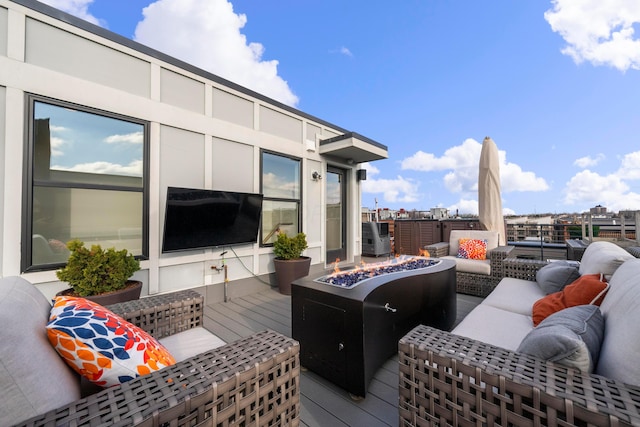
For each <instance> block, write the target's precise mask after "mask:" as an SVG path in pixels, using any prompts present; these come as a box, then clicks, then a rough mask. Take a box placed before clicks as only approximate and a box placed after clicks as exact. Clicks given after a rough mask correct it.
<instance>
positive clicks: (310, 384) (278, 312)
mask: <svg viewBox="0 0 640 427" xmlns="http://www.w3.org/2000/svg"><path fill="white" fill-rule="evenodd" d="M479 302H480V298H477V297H472V296H468V295H458V310H457V314H458V320H457V322H458V321H460V319H462V318H463V317H464V316H466V314H467V313H468V312H469V311H470V310H471V309H472V308H473V307H475V306H476V305H477V304H478V303H479ZM205 327H206V328H207V329H209V330H210V331H211V332H213V333H214V334H216V335H217V336H219V337H220V338H222V339H223V340H225V341H226V342H230V341H234V340H237V339H239V338H241V337H245V336H249V335H251V334H253V333H255V332H258V331H262V330H265V329H272V330H275V331H277V332H280V333H282V334H284V335H287V336H291V297H289V296H286V295H282V294H280V293H278V292H277V291H275V290H272V289H265V290H264V291H263V292H259V293H255V294H251V295H248V296H244V297H239V298H234V299H232V300H230V301H227V302H221V303H215V304H211V305H208V306H207V307H206V308H205ZM300 390H301V402H302V406H301V421H302V423H301V425H303V426H332V427H333V426H363V427H375V426H397V425H398V357H397V356H394V357H392V358H390V359H389V360H388V361H387V362H386V363H385V364H384V365H383V366H382V367H381V368H380V369H379V370H378V372H377V373H376V375H375V378H374V379H373V381H372V382H371V384H370V386H369V389H368V390H367V397H366V398H365V399H362V400H359V401H354V400H353V399H351V398H350V397H349V394H348V393H347V392H346V391H344V390H343V389H341V388H339V387H337V386H335V385H333V384H331V383H330V382H329V381H327V380H325V379H323V378H321V377H319V376H318V375H316V374H314V373H313V372H311V371H304V372H302V375H301V379H300Z"/></svg>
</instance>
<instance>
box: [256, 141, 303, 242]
mask: <svg viewBox="0 0 640 427" xmlns="http://www.w3.org/2000/svg"><path fill="white" fill-rule="evenodd" d="M300 188H301V174H300V159H295V158H291V157H286V156H282V155H278V154H274V153H270V152H267V151H263V152H262V194H263V195H264V200H263V202H262V237H261V239H260V242H261V244H262V245H270V244H273V242H274V240H275V239H276V233H277V231H278V230H280V231H283V232H286V233H287V234H288V235H289V236H292V235H294V234H296V233H298V232H299V231H301V229H300V214H301V213H300V194H301V190H300Z"/></svg>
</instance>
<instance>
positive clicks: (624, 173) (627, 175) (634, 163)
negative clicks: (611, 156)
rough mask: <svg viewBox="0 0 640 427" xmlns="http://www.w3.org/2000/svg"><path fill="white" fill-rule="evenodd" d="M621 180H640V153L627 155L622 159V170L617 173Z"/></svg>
mask: <svg viewBox="0 0 640 427" xmlns="http://www.w3.org/2000/svg"><path fill="white" fill-rule="evenodd" d="M616 175H618V176H619V177H620V178H621V179H628V180H636V179H640V151H636V152H634V153H629V154H625V156H624V157H623V158H622V161H621V165H620V169H619V170H618V172H616Z"/></svg>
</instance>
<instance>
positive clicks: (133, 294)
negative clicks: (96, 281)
mask: <svg viewBox="0 0 640 427" xmlns="http://www.w3.org/2000/svg"><path fill="white" fill-rule="evenodd" d="M72 292H73V289H71V288H69V289H65V290H63V291H60V292H58V293H57V295H72ZM141 292H142V282H140V281H139V280H127V287H126V288H124V289H120V290H119V291H114V292H109V293H108V294H100V295H91V296H88V297H84V298H86V299H88V300H89V301H93V302H95V303H96V304H100V305H101V306H106V305H111V304H116V303H119V302H127V301H132V300H136V299H138V298H140V293H141Z"/></svg>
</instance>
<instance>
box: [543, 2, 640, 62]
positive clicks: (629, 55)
mask: <svg viewBox="0 0 640 427" xmlns="http://www.w3.org/2000/svg"><path fill="white" fill-rule="evenodd" d="M552 3H553V9H551V10H548V11H547V12H545V14H544V17H545V19H546V20H547V22H549V24H550V25H551V28H552V29H553V31H555V32H557V33H559V34H560V35H561V36H562V38H563V39H564V40H565V41H566V42H567V45H566V46H565V47H564V48H563V49H562V53H563V54H565V55H569V56H571V57H572V58H573V60H574V61H575V62H576V63H577V64H579V63H581V62H583V61H588V62H590V63H592V64H593V65H608V66H611V67H614V68H617V69H619V70H621V71H626V70H628V69H629V68H631V69H636V70H638V69H640V39H639V38H638V36H637V35H636V34H635V30H634V26H635V27H636V28H637V24H638V23H640V2H639V1H638V0H553V1H552Z"/></svg>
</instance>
